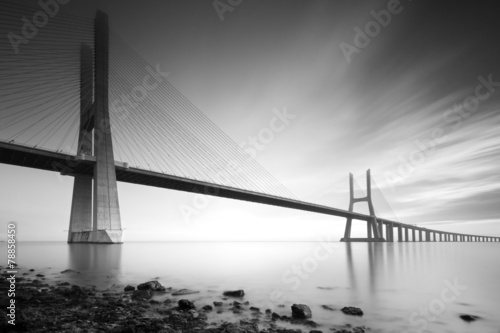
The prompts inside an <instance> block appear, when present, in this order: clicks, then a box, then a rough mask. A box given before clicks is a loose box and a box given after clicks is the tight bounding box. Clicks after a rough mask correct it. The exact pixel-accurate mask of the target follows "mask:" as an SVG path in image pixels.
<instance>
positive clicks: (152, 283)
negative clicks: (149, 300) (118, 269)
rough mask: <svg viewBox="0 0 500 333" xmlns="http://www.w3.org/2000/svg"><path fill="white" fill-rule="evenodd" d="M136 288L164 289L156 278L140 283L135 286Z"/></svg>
mask: <svg viewBox="0 0 500 333" xmlns="http://www.w3.org/2000/svg"><path fill="white" fill-rule="evenodd" d="M137 290H152V291H164V290H165V287H163V286H162V285H161V284H160V282H158V281H156V280H152V281H148V282H144V283H141V284H139V285H138V286H137Z"/></svg>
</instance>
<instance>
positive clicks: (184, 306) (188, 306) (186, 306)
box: [177, 299, 196, 310]
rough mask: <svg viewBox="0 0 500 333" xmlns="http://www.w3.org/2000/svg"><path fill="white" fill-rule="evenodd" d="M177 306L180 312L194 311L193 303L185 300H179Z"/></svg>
mask: <svg viewBox="0 0 500 333" xmlns="http://www.w3.org/2000/svg"><path fill="white" fill-rule="evenodd" d="M177 304H178V305H179V309H180V310H194V309H196V307H195V306H194V304H193V302H191V301H190V300H187V299H181V300H179V301H178V302H177Z"/></svg>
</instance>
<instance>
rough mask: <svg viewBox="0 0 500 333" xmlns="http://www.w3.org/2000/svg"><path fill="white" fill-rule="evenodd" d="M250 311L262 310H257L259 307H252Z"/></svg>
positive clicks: (258, 310)
mask: <svg viewBox="0 0 500 333" xmlns="http://www.w3.org/2000/svg"><path fill="white" fill-rule="evenodd" d="M250 310H251V311H256V312H260V309H259V308H257V307H255V306H251V307H250Z"/></svg>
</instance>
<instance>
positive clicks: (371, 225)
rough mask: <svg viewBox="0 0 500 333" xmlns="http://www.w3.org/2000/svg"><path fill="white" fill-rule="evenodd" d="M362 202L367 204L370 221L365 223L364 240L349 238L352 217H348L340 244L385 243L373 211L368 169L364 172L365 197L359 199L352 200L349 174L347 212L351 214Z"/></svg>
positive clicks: (351, 179)
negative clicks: (357, 204) (355, 205)
mask: <svg viewBox="0 0 500 333" xmlns="http://www.w3.org/2000/svg"><path fill="white" fill-rule="evenodd" d="M363 201H366V202H367V203H368V209H369V211H370V219H368V221H366V234H367V235H366V238H351V227H352V217H348V218H347V221H346V226H345V232H344V237H343V238H341V239H340V241H341V242H385V239H384V238H383V230H382V224H381V223H378V221H377V217H376V216H375V210H374V209H373V203H372V186H371V176H370V169H368V170H366V197H361V198H354V178H353V175H352V173H349V212H353V208H354V204H355V203H357V202H363Z"/></svg>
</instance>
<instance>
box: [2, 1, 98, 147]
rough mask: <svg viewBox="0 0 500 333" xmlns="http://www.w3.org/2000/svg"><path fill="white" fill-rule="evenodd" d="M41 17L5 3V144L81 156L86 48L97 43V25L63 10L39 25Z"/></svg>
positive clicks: (3, 118) (3, 37) (37, 9)
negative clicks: (78, 140)
mask: <svg viewBox="0 0 500 333" xmlns="http://www.w3.org/2000/svg"><path fill="white" fill-rule="evenodd" d="M37 12H40V8H34V7H29V6H25V5H21V4H17V3H11V2H6V3H2V11H1V12H0V36H2V38H1V40H0V58H1V59H2V61H1V62H0V92H1V94H0V139H2V140H5V141H14V142H18V143H22V144H26V145H30V146H35V147H42V148H44V149H50V150H63V151H65V152H68V153H75V152H76V145H75V138H76V136H77V129H78V125H79V111H80V48H81V45H82V44H83V43H85V44H88V45H92V43H93V31H94V28H93V20H92V19H86V18H81V17H76V16H72V15H68V14H65V13H63V11H62V10H59V12H58V13H57V14H56V15H54V16H53V17H51V16H49V15H45V18H46V20H45V21H44V19H43V18H44V17H43V16H40V15H38V21H33V17H34V14H36V13H37ZM26 22H28V23H26ZM85 80H88V81H89V82H91V80H92V77H87V78H85Z"/></svg>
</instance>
